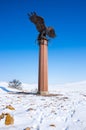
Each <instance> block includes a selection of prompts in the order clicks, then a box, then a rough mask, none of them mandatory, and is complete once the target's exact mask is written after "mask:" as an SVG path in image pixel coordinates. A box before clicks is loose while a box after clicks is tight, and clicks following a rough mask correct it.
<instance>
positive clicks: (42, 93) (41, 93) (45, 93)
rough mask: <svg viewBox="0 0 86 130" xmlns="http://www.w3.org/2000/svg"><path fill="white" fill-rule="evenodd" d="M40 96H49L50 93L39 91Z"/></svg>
mask: <svg viewBox="0 0 86 130" xmlns="http://www.w3.org/2000/svg"><path fill="white" fill-rule="evenodd" d="M38 94H40V95H48V94H49V92H48V91H38Z"/></svg>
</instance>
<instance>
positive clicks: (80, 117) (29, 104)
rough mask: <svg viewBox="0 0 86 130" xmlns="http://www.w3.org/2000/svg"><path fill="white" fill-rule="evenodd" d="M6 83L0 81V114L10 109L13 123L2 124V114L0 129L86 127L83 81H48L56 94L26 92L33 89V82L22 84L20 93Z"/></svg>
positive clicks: (76, 129) (73, 129)
mask: <svg viewBox="0 0 86 130" xmlns="http://www.w3.org/2000/svg"><path fill="white" fill-rule="evenodd" d="M7 86H8V84H7V83H4V82H0V115H1V114H2V113H5V114H6V113H9V114H10V115H11V116H12V117H13V118H14V123H13V124H11V125H5V117H4V118H3V119H1V120H0V130H24V129H25V128H27V127H28V129H29V130H86V81H83V82H79V83H69V84H64V85H53V86H52V85H50V86H49V90H50V93H55V94H57V95H56V96H39V95H34V94H28V92H35V91H36V89H37V85H35V84H34V85H28V84H23V90H22V91H23V92H21V93H18V90H15V89H11V88H8V87H7ZM9 105H11V106H12V107H13V108H14V110H10V109H9V108H7V106H9ZM28 129H27V130H28Z"/></svg>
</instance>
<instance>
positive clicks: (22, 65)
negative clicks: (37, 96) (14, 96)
mask: <svg viewBox="0 0 86 130" xmlns="http://www.w3.org/2000/svg"><path fill="white" fill-rule="evenodd" d="M32 11H36V12H37V14H38V15H40V16H42V17H43V18H44V19H45V23H46V25H47V26H53V27H54V28H55V31H56V34H57V37H56V38H54V39H50V42H49V46H48V73H49V84H59V83H68V82H77V81H82V80H86V1H85V0H70V1H69V0H0V81H10V80H13V79H15V78H16V79H19V80H20V81H22V82H26V83H37V82H38V53H39V52H38V51H39V47H38V45H37V43H36V39H37V35H38V32H37V30H36V28H35V26H34V25H33V24H32V23H31V22H30V21H29V20H28V16H27V13H28V12H32Z"/></svg>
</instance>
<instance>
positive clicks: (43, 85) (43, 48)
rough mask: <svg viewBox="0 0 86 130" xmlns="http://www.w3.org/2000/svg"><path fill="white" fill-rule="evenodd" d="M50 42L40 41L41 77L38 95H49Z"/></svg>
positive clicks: (39, 76)
mask: <svg viewBox="0 0 86 130" xmlns="http://www.w3.org/2000/svg"><path fill="white" fill-rule="evenodd" d="M47 47H48V41H47V40H46V39H41V40H40V41H39V75H38V93H39V94H41V95H43V94H48V54H47V53H48V52H47Z"/></svg>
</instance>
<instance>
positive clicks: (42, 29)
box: [28, 12, 56, 40]
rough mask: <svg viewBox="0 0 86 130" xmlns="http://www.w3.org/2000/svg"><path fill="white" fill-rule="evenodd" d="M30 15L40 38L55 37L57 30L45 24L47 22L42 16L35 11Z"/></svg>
mask: <svg viewBox="0 0 86 130" xmlns="http://www.w3.org/2000/svg"><path fill="white" fill-rule="evenodd" d="M28 16H29V19H30V21H31V22H32V23H34V24H35V26H36V28H37V30H38V32H39V35H38V40H41V39H47V38H46V36H48V37H50V38H54V37H55V36H56V34H55V30H54V29H53V28H52V27H46V26H45V22H44V19H43V18H42V17H40V16H38V15H37V14H36V13H35V12H32V13H30V14H28Z"/></svg>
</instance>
